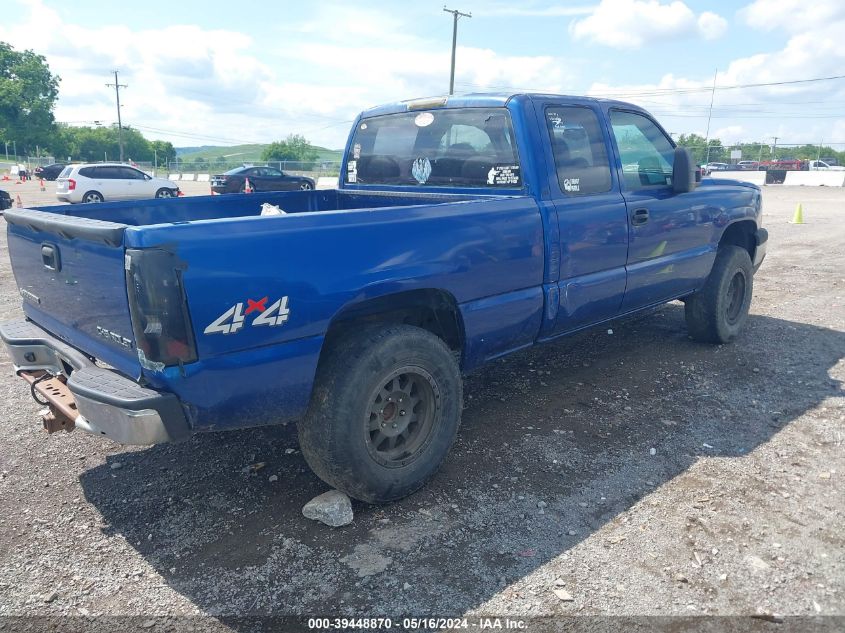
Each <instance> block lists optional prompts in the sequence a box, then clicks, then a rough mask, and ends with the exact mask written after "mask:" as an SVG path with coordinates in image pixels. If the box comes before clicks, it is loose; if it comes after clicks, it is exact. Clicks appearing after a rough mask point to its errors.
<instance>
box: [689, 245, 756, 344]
mask: <svg viewBox="0 0 845 633" xmlns="http://www.w3.org/2000/svg"><path fill="white" fill-rule="evenodd" d="M753 288H754V269H753V267H752V264H751V257H750V255H749V254H748V251H747V250H745V249H744V248H740V247H739V246H722V247H721V248H719V251H718V253H717V254H716V261H715V262H714V263H713V269H712V270H711V271H710V275H709V276H708V277H707V282H706V283H705V284H704V287H703V288H702V289H701V290H699V291H698V292H696V293H695V294H694V295H692V296H691V297H689V298H688V299H687V300H686V304H685V306H684V314H685V316H686V321H687V328H688V329H689V333H690V335H691V336H692V337H693V338H694V339H695V340H697V341H702V342H706V343H728V342H730V341H732V340H733V339H734V338H736V336H737V334H739V332H740V330H741V329H742V326H743V325H745V322H746V321H747V320H748V309H749V308H750V307H751V294H752V291H753Z"/></svg>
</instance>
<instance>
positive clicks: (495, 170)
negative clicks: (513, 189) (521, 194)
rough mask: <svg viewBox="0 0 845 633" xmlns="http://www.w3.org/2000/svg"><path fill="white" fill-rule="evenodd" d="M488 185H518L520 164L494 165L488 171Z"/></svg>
mask: <svg viewBox="0 0 845 633" xmlns="http://www.w3.org/2000/svg"><path fill="white" fill-rule="evenodd" d="M487 184H488V185H518V184H519V165H493V166H492V167H491V168H490V171H488V172H487Z"/></svg>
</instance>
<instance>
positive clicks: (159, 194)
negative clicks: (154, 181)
mask: <svg viewBox="0 0 845 633" xmlns="http://www.w3.org/2000/svg"><path fill="white" fill-rule="evenodd" d="M175 197H176V193H175V192H174V191H173V189H168V188H167V187H162V188H161V189H159V190H158V191H156V198H175Z"/></svg>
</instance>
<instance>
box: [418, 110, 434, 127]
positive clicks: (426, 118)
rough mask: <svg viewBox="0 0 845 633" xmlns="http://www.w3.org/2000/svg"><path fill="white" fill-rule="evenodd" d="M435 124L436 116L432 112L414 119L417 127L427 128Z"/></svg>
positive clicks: (421, 113) (424, 113) (421, 114)
mask: <svg viewBox="0 0 845 633" xmlns="http://www.w3.org/2000/svg"><path fill="white" fill-rule="evenodd" d="M433 122H434V115H433V114H432V113H431V112H420V113H419V114H418V115H417V116H416V118H415V119H414V125H416V126H417V127H426V126H428V125H431V124H432V123H433Z"/></svg>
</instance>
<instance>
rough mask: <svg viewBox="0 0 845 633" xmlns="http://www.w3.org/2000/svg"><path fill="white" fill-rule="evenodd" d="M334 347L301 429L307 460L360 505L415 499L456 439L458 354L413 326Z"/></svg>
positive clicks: (366, 332) (377, 331)
mask: <svg viewBox="0 0 845 633" xmlns="http://www.w3.org/2000/svg"><path fill="white" fill-rule="evenodd" d="M331 345H332V348H330V349H329V350H327V352H326V356H325V357H324V359H323V360H322V361H321V363H320V368H319V370H318V373H317V380H316V382H315V385H314V393H313V395H312V397H311V404H310V406H309V408H308V412H307V414H306V416H305V419H304V420H302V421H301V422H300V423H299V442H300V446H301V447H302V454H303V456H304V457H305V459H306V461H307V462H308V464H309V466H311V468H312V469H313V470H314V472H315V473H316V474H317V476H318V477H320V479H322V480H323V481H325V482H326V483H328V484H329V485H331V486H334V487H335V488H337V489H339V490H342V491H343V492H345V493H347V494H348V495H349V496H351V497H354V498H356V499H360V500H361V501H367V502H369V503H385V502H388V501H393V500H396V499H400V498H402V497H405V496H407V495H409V494H411V493H412V492H414V491H415V490H417V489H419V488H420V487H421V486H422V485H423V484H424V483H425V482H426V481H427V480H428V479H429V478H430V477H431V476H432V475H433V474H434V473H435V472H436V471H437V469H438V468H439V467H440V464H441V463H442V462H443V459H444V458H445V457H446V454H447V453H448V452H449V448H450V447H451V446H452V443H453V441H454V440H455V436H456V435H457V432H458V426H459V424H460V417H461V408H462V398H463V395H462V384H461V376H460V371H459V370H458V365H457V363H456V361H455V358H454V356H453V355H452V352H451V351H450V350H449V348H448V347H447V346H446V345H445V343H443V341H442V340H441V339H439V338H438V337H436V336H435V335H434V334H432V333H430V332H428V331H427V330H423V329H421V328H417V327H413V326H409V325H396V326H380V327H370V328H365V329H363V330H360V331H358V332H355V333H353V334H351V335H349V336H348V337H346V338H345V339H342V340H340V341H338V342H337V343H334V344H331Z"/></svg>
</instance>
